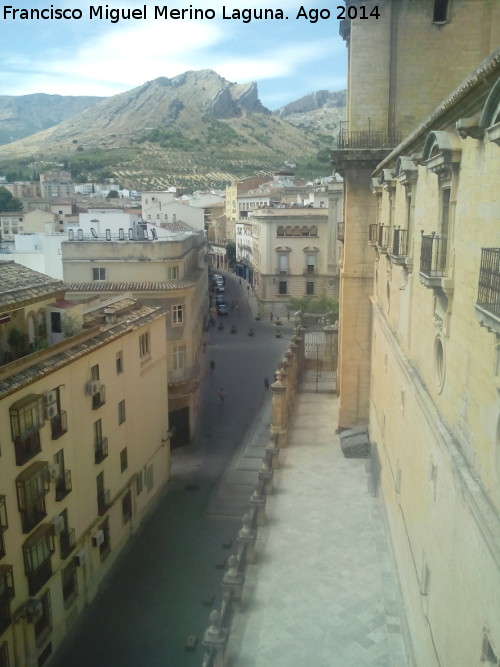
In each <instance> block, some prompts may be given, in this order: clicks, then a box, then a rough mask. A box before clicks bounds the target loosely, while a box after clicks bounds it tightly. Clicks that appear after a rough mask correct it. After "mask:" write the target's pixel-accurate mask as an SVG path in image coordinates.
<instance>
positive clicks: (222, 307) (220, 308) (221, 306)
mask: <svg viewBox="0 0 500 667" xmlns="http://www.w3.org/2000/svg"><path fill="white" fill-rule="evenodd" d="M228 313H229V308H228V307H227V306H226V304H225V303H218V304H217V315H227V314H228Z"/></svg>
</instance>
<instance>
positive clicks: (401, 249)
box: [391, 227, 408, 257]
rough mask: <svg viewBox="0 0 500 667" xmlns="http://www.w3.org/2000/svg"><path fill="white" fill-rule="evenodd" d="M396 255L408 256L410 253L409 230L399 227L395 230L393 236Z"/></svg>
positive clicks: (393, 247)
mask: <svg viewBox="0 0 500 667" xmlns="http://www.w3.org/2000/svg"><path fill="white" fill-rule="evenodd" d="M391 255H393V256H394V257H406V256H407V255H408V230H407V229H399V227H398V228H397V229H395V230H394V234H393V236H392V252H391Z"/></svg>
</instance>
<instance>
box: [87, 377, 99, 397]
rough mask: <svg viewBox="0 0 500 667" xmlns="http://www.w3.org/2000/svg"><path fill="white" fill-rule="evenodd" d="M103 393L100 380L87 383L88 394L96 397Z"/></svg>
mask: <svg viewBox="0 0 500 667" xmlns="http://www.w3.org/2000/svg"><path fill="white" fill-rule="evenodd" d="M100 391H101V383H100V382H99V380H91V381H90V382H88V383H87V394H90V395H91V396H95V395H96V394H98V393H99V392H100Z"/></svg>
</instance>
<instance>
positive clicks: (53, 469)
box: [48, 463, 59, 482]
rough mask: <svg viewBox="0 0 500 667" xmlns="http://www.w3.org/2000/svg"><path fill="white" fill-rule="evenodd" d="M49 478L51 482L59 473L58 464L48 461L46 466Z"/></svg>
mask: <svg viewBox="0 0 500 667" xmlns="http://www.w3.org/2000/svg"><path fill="white" fill-rule="evenodd" d="M48 471H49V479H50V481H51V482H53V481H54V480H55V478H56V477H57V476H58V475H59V465H58V464H57V463H49V466H48Z"/></svg>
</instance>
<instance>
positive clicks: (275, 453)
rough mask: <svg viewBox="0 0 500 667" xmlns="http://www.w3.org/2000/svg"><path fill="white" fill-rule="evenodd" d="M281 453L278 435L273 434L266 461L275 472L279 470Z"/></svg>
mask: <svg viewBox="0 0 500 667" xmlns="http://www.w3.org/2000/svg"><path fill="white" fill-rule="evenodd" d="M279 453H280V448H279V447H278V437H277V434H276V433H272V432H271V438H270V440H269V444H268V445H267V447H266V461H267V463H268V465H269V467H270V468H272V469H273V470H276V468H279V465H280V464H279Z"/></svg>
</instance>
